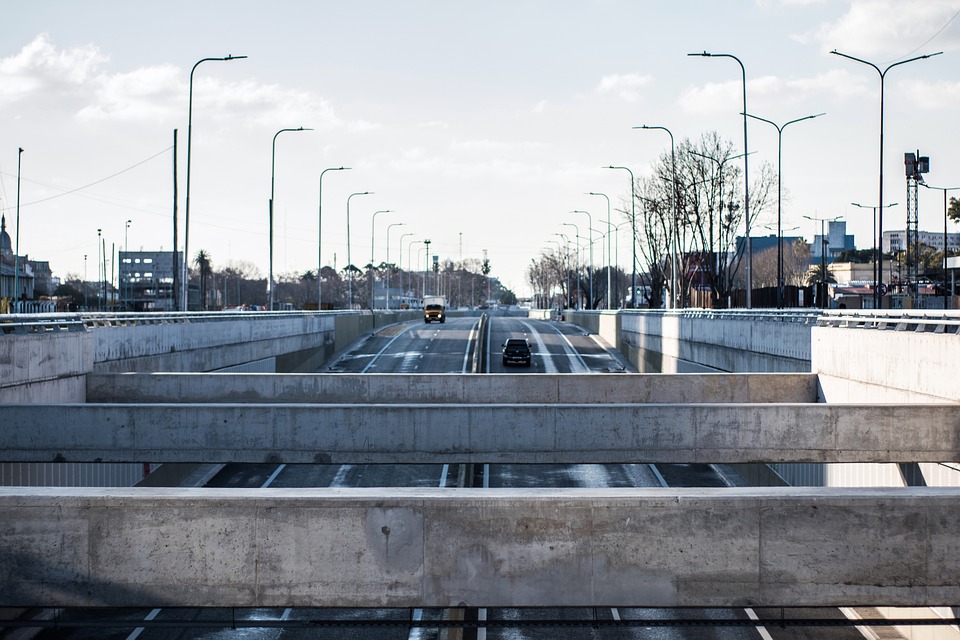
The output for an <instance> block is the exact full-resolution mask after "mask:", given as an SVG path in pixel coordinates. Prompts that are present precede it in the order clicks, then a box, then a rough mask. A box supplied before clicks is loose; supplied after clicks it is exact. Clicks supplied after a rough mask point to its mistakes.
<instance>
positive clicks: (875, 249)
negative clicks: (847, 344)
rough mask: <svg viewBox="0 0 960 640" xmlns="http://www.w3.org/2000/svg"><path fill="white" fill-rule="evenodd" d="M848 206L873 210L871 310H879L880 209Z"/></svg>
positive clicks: (884, 206) (887, 205)
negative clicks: (878, 212) (878, 230)
mask: <svg viewBox="0 0 960 640" xmlns="http://www.w3.org/2000/svg"><path fill="white" fill-rule="evenodd" d="M921 184H922V183H921ZM850 204H852V205H853V206H855V207H859V208H861V209H873V308H874V309H879V308H880V299H881V298H882V297H883V293H881V292H880V283H879V282H880V281H879V277H880V276H879V275H878V274H880V273H881V272H882V271H883V268H882V266H881V264H880V255H881V254H882V253H883V252H882V251H880V245H881V243H880V239H879V238H877V209H879V208H880V207H874V206H870V205H865V204H858V203H856V202H851V203H850ZM898 204H900V203H899V202H892V203H890V204H885V205H883V208H884V209H889V208H890V207H895V206H897V205H898ZM944 226H946V225H944Z"/></svg>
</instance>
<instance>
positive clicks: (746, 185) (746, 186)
mask: <svg viewBox="0 0 960 640" xmlns="http://www.w3.org/2000/svg"><path fill="white" fill-rule="evenodd" d="M687 55H688V56H699V57H701V58H733V59H734V60H736V61H737V64H739V65H740V73H741V75H742V78H743V111H742V112H741V113H742V114H743V153H744V155H743V213H744V218H745V219H746V223H747V229H746V230H747V270H746V271H747V273H746V276H747V309H750V308H752V307H753V303H752V300H753V298H752V293H751V292H752V290H753V268H752V262H753V242H752V241H751V239H750V163H749V156H750V153H749V150H750V147H749V146H747V70H746V69H745V68H744V66H743V62H741V61H740V58H738V57H737V56H735V55H733V54H730V53H709V52H707V51H704V52H702V53H688V54H687Z"/></svg>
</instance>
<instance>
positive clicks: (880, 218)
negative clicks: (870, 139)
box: [744, 49, 943, 290]
mask: <svg viewBox="0 0 960 640" xmlns="http://www.w3.org/2000/svg"><path fill="white" fill-rule="evenodd" d="M830 53H832V54H833V55H836V56H840V57H841V58H847V59H848V60H853V61H854V62H859V63H860V64H865V65H867V66H869V67H873V69H874V71H876V72H877V74H879V76H880V177H879V191H880V194H879V199H880V203H879V205H878V206H877V210H878V214H877V233H876V237H877V238H882V237H883V209H884V206H883V81H884V80H885V79H886V77H887V72H888V71H890V69H893V68H894V67H898V66H900V65H902V64H907V63H908V62H913V61H915V60H926V59H927V58H932V57H933V56H938V55H940V54H941V53H943V51H938V52H937V53H928V54H926V55H922V56H916V57H914V58H907V59H906V60H901V61H900V62H894V63H893V64H891V65H889V66H888V67H887V68H886V69H884V70H883V71H881V70H880V67H878V66H877V65H875V64H874V63H872V62H869V61H867V60H861V59H860V58H855V57H853V56H851V55H847V54H846V53H840V52H839V51H837V50H836V49H834V50H833V51H831V52H830ZM744 111H746V108H744ZM881 253H882V252H881ZM877 274H878V278H877V286H876V289H877V290H880V289H882V288H883V269H880V268H879V267H878V268H877Z"/></svg>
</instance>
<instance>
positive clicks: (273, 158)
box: [267, 127, 313, 311]
mask: <svg viewBox="0 0 960 640" xmlns="http://www.w3.org/2000/svg"><path fill="white" fill-rule="evenodd" d="M285 131H313V129H304V128H303V127H297V128H296V129H280V131H277V132H276V133H275V134H273V144H271V145H270V233H269V242H270V252H269V253H270V275H269V278H268V279H267V286H268V288H269V289H270V291H269V300H270V301H269V306H268V307H267V308H268V309H270V311H273V297H274V296H273V290H274V283H273V185H274V181H275V176H276V167H277V136H279V135H280V134H281V133H283V132H285Z"/></svg>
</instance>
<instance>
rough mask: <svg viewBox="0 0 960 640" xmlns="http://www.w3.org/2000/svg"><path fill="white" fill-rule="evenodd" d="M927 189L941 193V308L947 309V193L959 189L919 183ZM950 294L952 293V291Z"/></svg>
mask: <svg viewBox="0 0 960 640" xmlns="http://www.w3.org/2000/svg"><path fill="white" fill-rule="evenodd" d="M920 184H922V185H923V186H925V187H926V188H927V189H936V190H938V191H943V308H944V310H946V308H947V287H948V285H947V191H956V190H958V189H960V187H931V186H930V185H928V184H926V183H925V182H921V183H920ZM950 293H953V292H952V291H951V292H950Z"/></svg>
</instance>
